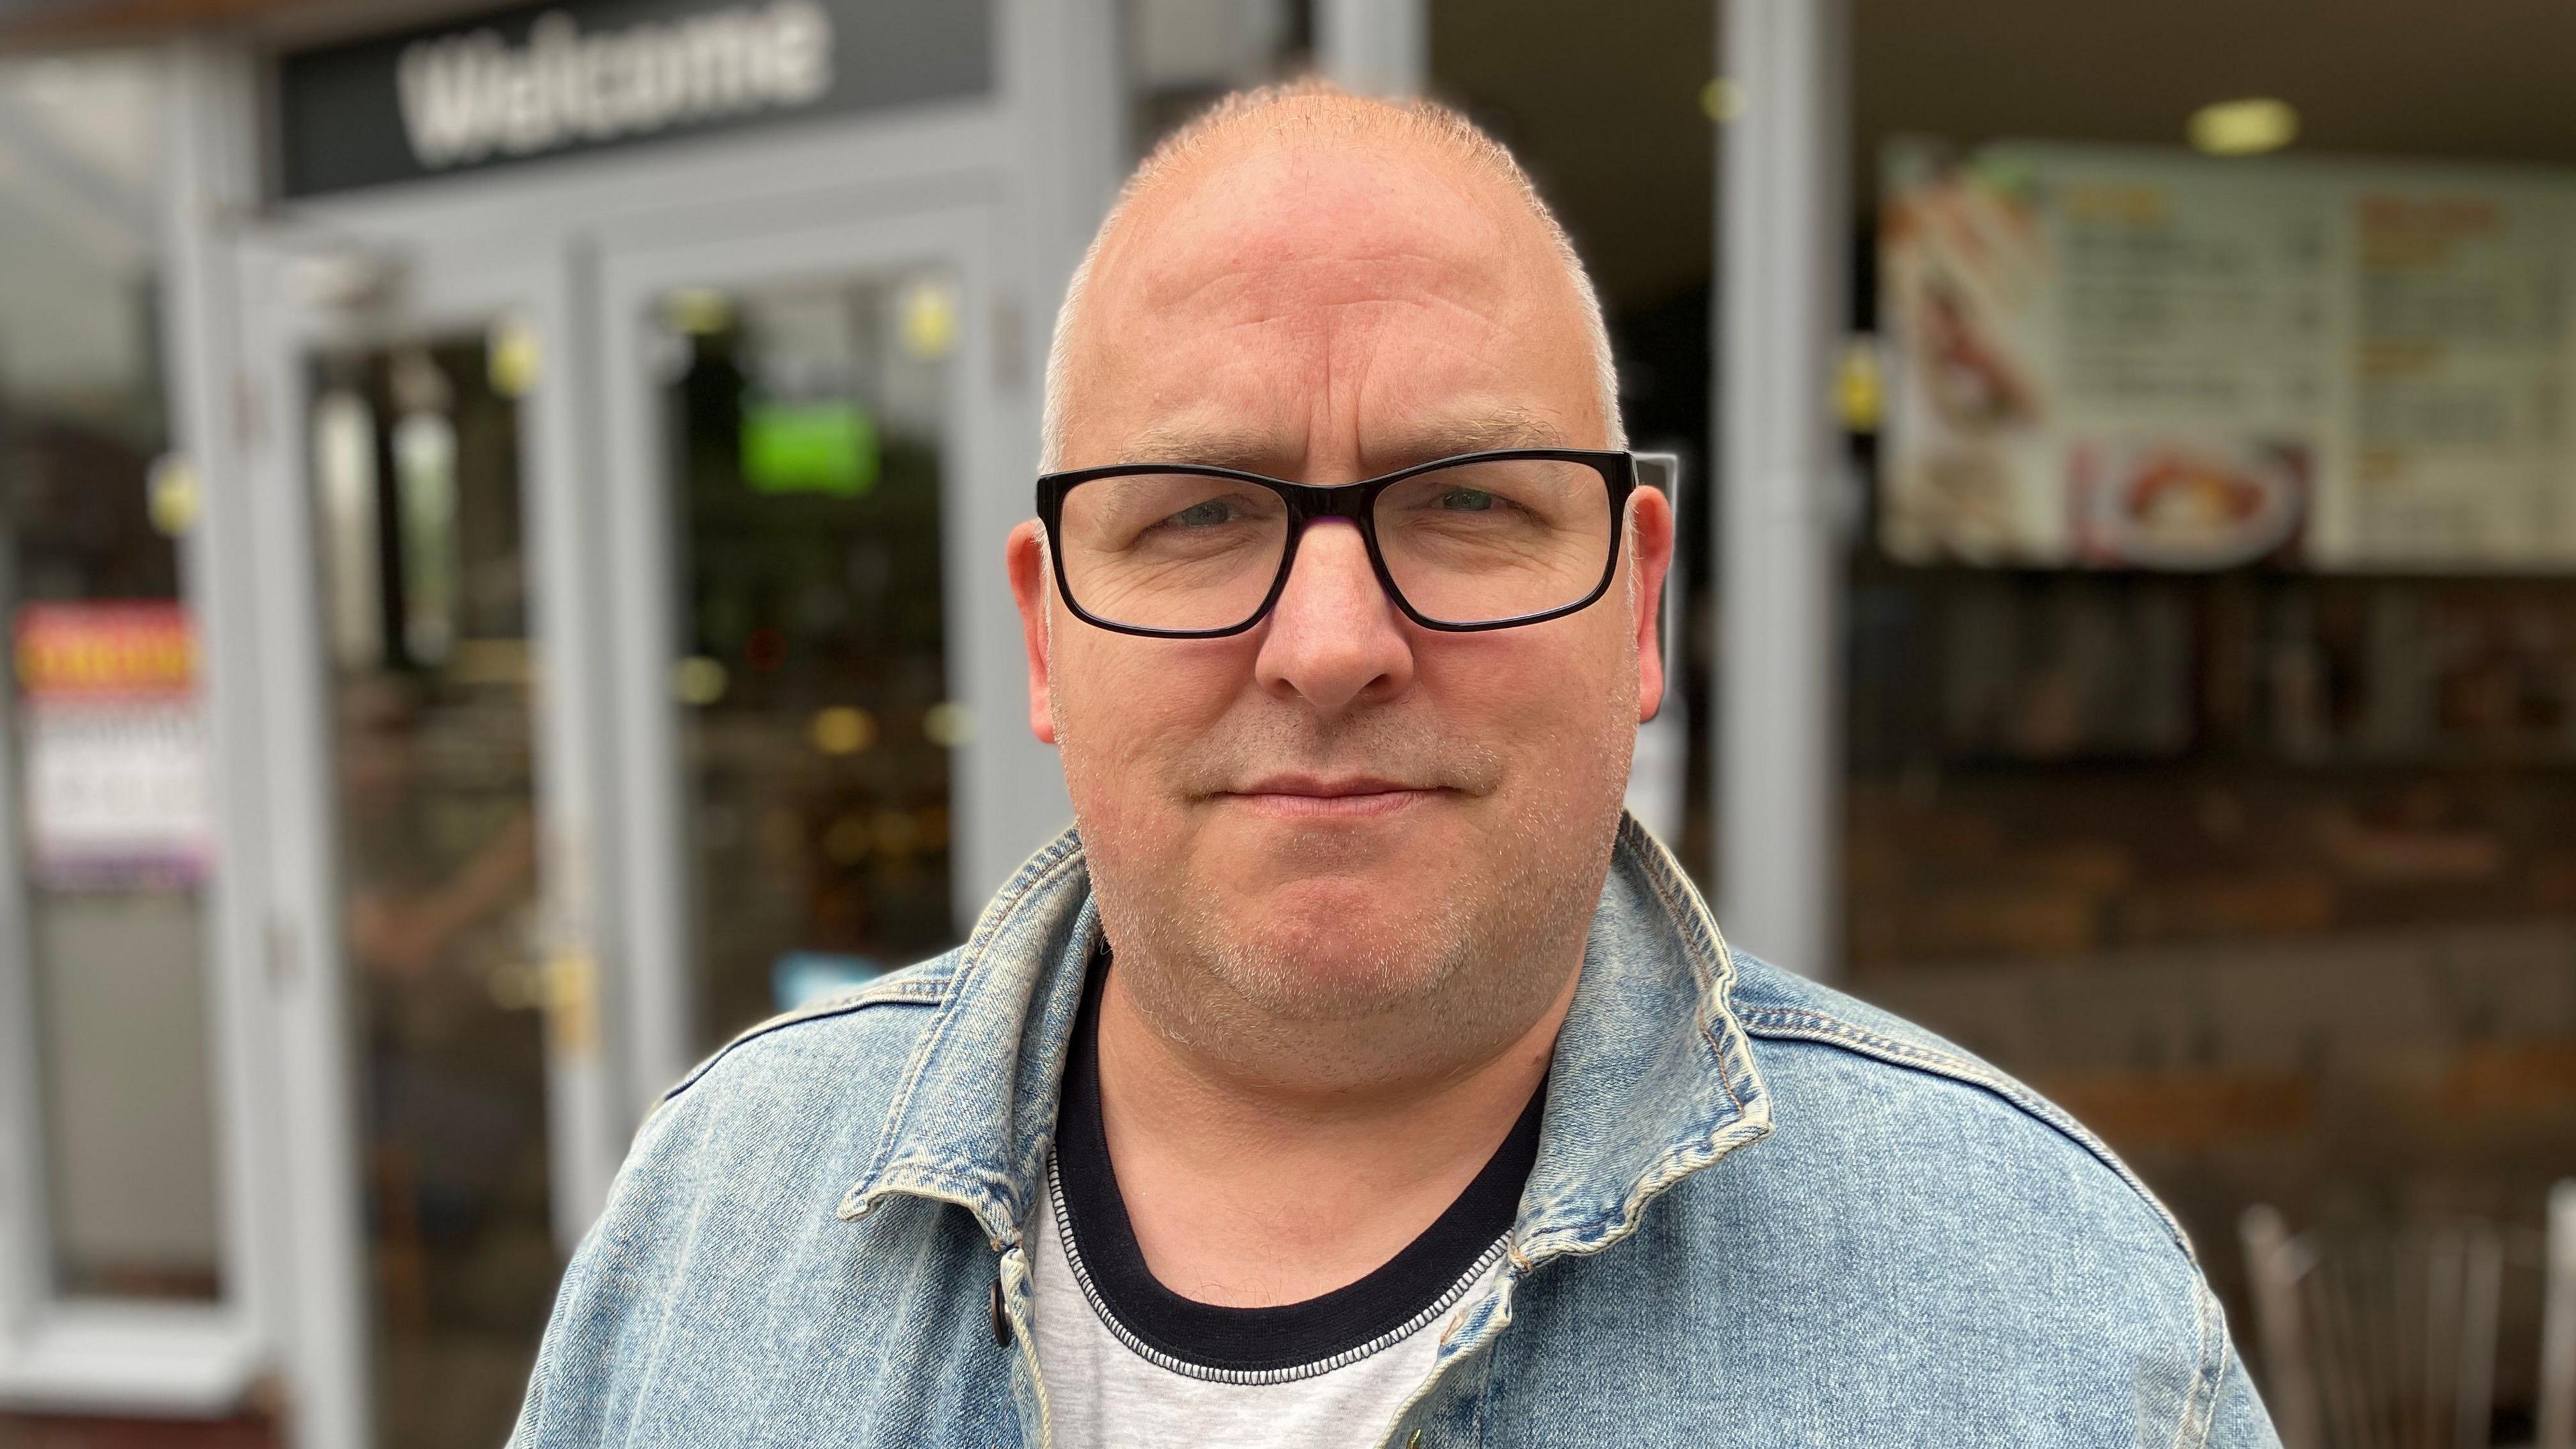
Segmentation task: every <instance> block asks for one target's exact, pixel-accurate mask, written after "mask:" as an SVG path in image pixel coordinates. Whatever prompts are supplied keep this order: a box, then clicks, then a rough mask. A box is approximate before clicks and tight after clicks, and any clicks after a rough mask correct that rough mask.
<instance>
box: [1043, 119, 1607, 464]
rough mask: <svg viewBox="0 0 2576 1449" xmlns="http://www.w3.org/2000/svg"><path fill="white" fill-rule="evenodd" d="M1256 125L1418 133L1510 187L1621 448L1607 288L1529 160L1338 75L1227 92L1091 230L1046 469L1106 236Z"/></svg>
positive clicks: (1050, 391) (1052, 349)
mask: <svg viewBox="0 0 2576 1449" xmlns="http://www.w3.org/2000/svg"><path fill="white" fill-rule="evenodd" d="M1254 126H1260V127H1266V128H1268V129H1269V130H1270V132H1271V133H1272V134H1274V135H1279V134H1286V133H1290V132H1296V131H1303V132H1307V133H1310V134H1313V133H1321V132H1325V131H1328V130H1338V131H1339V132H1340V133H1341V134H1343V135H1346V136H1355V137H1359V136H1387V135H1397V136H1411V137H1415V138H1418V139H1420V140H1423V141H1427V142H1429V143H1431V144H1432V145H1433V146H1434V147H1435V148H1437V149H1439V150H1441V151H1444V152H1446V153H1447V154H1448V155H1450V156H1452V157H1454V158H1456V159H1458V160H1460V161H1464V162H1466V163H1467V164H1468V165H1470V166H1472V167H1474V168H1475V169H1477V170H1478V171H1481V172H1482V173H1484V174H1485V175H1488V176H1491V177H1494V178H1495V179H1497V180H1500V181H1502V182H1503V183H1504V184H1505V185H1506V186H1507V187H1509V188H1510V189H1511V190H1512V191H1513V192H1514V194H1516V195H1517V196H1518V197H1519V198H1520V199H1521V201H1522V202H1523V203H1525V204H1526V205H1527V206H1528V207H1529V210H1530V214H1531V215H1532V216H1535V217H1537V218H1538V221H1539V224H1540V225H1541V226H1542V227H1544V228H1545V229H1546V231H1547V237H1548V242H1549V244H1550V245H1551V247H1552V248H1553V249H1554V251H1555V253H1556V256H1557V259H1558V260H1559V261H1560V262H1562V263H1564V265H1565V274H1566V278H1567V280H1569V281H1570V282H1572V283H1573V284H1574V294H1575V296H1576V297H1577V298H1578V299H1579V300H1580V302H1581V304H1582V308H1583V327H1584V333H1585V335H1586V337H1587V338H1588V339H1589V340H1590V343H1591V347H1592V357H1593V370H1594V372H1595V374H1596V377H1597V379H1598V386H1599V388H1600V394H1601V398H1600V401H1601V417H1602V420H1603V424H1604V426H1605V427H1607V428H1608V430H1609V445H1610V446H1611V447H1613V448H1623V447H1626V446H1627V430H1626V429H1625V427H1623V426H1622V424H1621V422H1620V418H1619V370H1618V364H1617V363H1616V362H1615V361H1614V360H1613V359H1612V356H1611V353H1610V329H1609V326H1608V325H1607V324H1606V323H1605V322H1604V321H1603V320H1602V315H1601V297H1600V294H1599V293H1598V292H1596V291H1595V290H1594V289H1593V286H1592V277H1591V274H1590V273H1589V272H1586V271H1585V270H1584V268H1583V259H1582V258H1581V257H1580V256H1578V255H1577V254H1576V253H1575V250H1574V239H1573V238H1572V237H1569V236H1567V235H1566V233H1565V227H1564V226H1563V225H1562V224H1561V223H1559V222H1558V221H1557V219H1556V213H1554V212H1553V211H1550V210H1549V209H1548V206H1547V203H1546V202H1545V201H1543V200H1541V199H1540V197H1539V194H1538V188H1537V187H1536V186H1535V185H1533V184H1532V183H1531V181H1530V178H1529V173H1528V172H1527V171H1524V170H1522V169H1521V164H1520V162H1519V161H1518V160H1517V159H1516V158H1514V157H1513V155H1512V153H1511V151H1510V150H1509V149H1508V148H1506V147H1505V146H1504V145H1503V143H1502V142H1500V141H1497V140H1495V139H1494V138H1493V137H1492V136H1490V135H1487V134H1486V133H1485V131H1484V130H1483V128H1481V127H1479V126H1478V125H1477V124H1476V123H1475V122H1473V121H1470V120H1468V119H1467V118H1466V117H1465V116H1463V115H1460V114H1459V113H1458V112H1456V111H1454V110H1451V109H1450V108H1449V107H1447V106H1444V105H1441V104H1439V103H1438V102H1436V101H1428V100H1418V99H1416V100H1400V101H1388V100H1378V99H1375V98H1373V97H1365V96H1354V95H1352V94H1350V93H1349V92H1347V91H1345V90H1343V89H1341V88H1340V87H1339V86H1336V85H1334V84H1332V83H1331V82H1329V81H1325V80H1320V79H1316V78H1312V77H1309V78H1306V79H1302V80H1295V81H1289V82H1286V83H1284V84H1281V85H1272V86H1262V87H1260V88H1258V89H1255V90H1243V91H1236V92H1234V93H1233V94H1231V95H1229V96H1226V97H1225V98H1224V99H1222V100H1220V101H1218V102H1217V103H1216V104H1214V105H1212V106H1210V107H1209V108H1208V109H1207V110H1205V111H1203V112H1201V113H1200V114H1199V115H1198V116H1197V117H1195V118H1193V119H1192V120H1191V121H1189V122H1188V123H1187V124H1186V125H1183V126H1182V127H1181V128H1180V129H1178V130H1176V131H1174V132H1173V133H1172V134H1170V135H1169V136H1166V137H1164V138H1163V140H1162V141H1161V142H1160V143H1159V144H1157V145H1156V146H1155V147H1154V149H1153V150H1152V152H1150V153H1149V154H1148V155H1147V156H1146V157H1145V159H1144V160H1143V161H1142V162H1141V163H1139V164H1138V165H1137V167H1136V170H1135V173H1134V174H1133V175H1130V176H1129V177H1128V178H1127V183H1126V185H1124V186H1122V187H1120V188H1119V189H1118V198H1117V200H1115V201H1114V202H1112V203H1110V207H1109V214H1108V215H1107V216H1106V217H1104V218H1102V220H1101V223H1100V230H1098V231H1097V232H1094V233H1093V234H1092V238H1091V245H1090V246H1089V247H1088V248H1086V249H1084V251H1083V254H1082V262H1081V264H1080V265H1079V266H1076V267H1075V268H1074V269H1073V279H1072V280H1071V281H1070V282H1068V283H1067V284H1066V286H1065V289H1064V305H1063V306H1061V307H1059V308H1057V309H1056V314H1055V334H1054V337H1053V340H1052V341H1051V342H1050V343H1049V345H1048V347H1047V368H1046V401H1045V406H1044V410H1043V412H1042V414H1041V418H1040V422H1039V425H1038V426H1039V465H1038V466H1039V468H1040V470H1041V471H1043V472H1054V471H1056V470H1057V469H1060V468H1062V467H1063V466H1064V463H1065V446H1064V445H1065V429H1066V420H1065V416H1064V397H1065V390H1066V383H1067V381H1068V376H1067V375H1068V373H1069V372H1070V371H1071V369H1072V353H1073V348H1072V345H1071V339H1072V338H1073V336H1074V334H1075V331H1076V324H1077V323H1078V322H1079V321H1080V319H1081V315H1082V311H1083V303H1084V298H1085V295H1086V294H1087V292H1088V291H1089V288H1090V282H1091V274H1092V269H1093V267H1094V266H1095V265H1096V264H1097V263H1098V262H1099V260H1100V252H1101V246H1102V243H1103V242H1104V241H1106V240H1107V238H1108V237H1109V236H1110V234H1111V233H1112V232H1114V231H1116V230H1117V228H1118V224H1119V222H1120V220H1121V219H1122V218H1123V217H1124V216H1125V215H1126V213H1127V210H1128V208H1129V207H1130V206H1131V205H1132V204H1134V202H1135V200H1136V198H1137V197H1139V196H1141V195H1143V194H1145V193H1146V192H1147V191H1150V190H1151V189H1152V188H1153V187H1154V186H1155V184H1156V183H1157V182H1159V181H1161V180H1162V179H1163V178H1165V177H1166V176H1169V175H1171V174H1172V173H1173V172H1175V171H1176V170H1178V169H1180V168H1181V167H1182V166H1184V165H1185V164H1187V163H1188V162H1190V161H1192V160H1193V159H1195V158H1197V157H1200V156H1202V155H1204V154H1205V153H1206V152H1207V151H1209V150H1210V149H1212V148H1213V147H1214V146H1215V145H1216V144H1217V143H1218V142H1220V141H1221V140H1223V139H1225V138H1227V137H1229V136H1231V135H1233V134H1235V133H1237V132H1239V131H1241V130H1243V129H1245V128H1247V127H1254Z"/></svg>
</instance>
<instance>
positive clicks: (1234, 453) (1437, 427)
mask: <svg viewBox="0 0 2576 1449" xmlns="http://www.w3.org/2000/svg"><path fill="white" fill-rule="evenodd" d="M1565 446H1567V444H1566V441H1565V431H1564V429H1562V428H1561V427H1559V426H1558V425H1557V423H1556V421H1555V420H1554V419H1553V418H1550V417H1548V416H1547V415H1545V414H1543V413H1539V412H1536V411H1533V410H1531V409H1529V408H1524V407H1517V406H1512V405H1500V406H1494V407H1484V408H1477V409H1473V410H1469V411H1463V412H1459V413H1456V414H1453V415H1451V416H1447V417H1436V416H1435V417H1429V418H1423V419H1420V420H1417V421H1414V422H1409V423H1407V424H1405V425H1403V426H1402V427H1400V428H1396V429H1393V430H1391V431H1388V432H1384V433H1380V434H1378V435H1376V436H1372V437H1370V438H1367V439H1365V440H1363V443H1362V447H1363V448H1364V449H1365V452H1366V460H1365V461H1366V465H1367V466H1368V468H1370V469H1371V470H1372V471H1383V472H1392V471H1394V470H1395V469H1398V468H1408V467H1411V466H1412V465H1414V464H1416V463H1428V462H1430V461H1431V460H1432V459H1434V458H1448V457H1454V456H1456V455H1458V454H1460V453H1490V452H1496V451H1499V450H1501V449H1505V448H1562V447H1565ZM1304 451H1305V446H1304V442H1303V440H1302V439H1296V438H1291V437H1283V436H1281V435H1279V434H1277V433H1273V432H1270V431H1267V430H1264V429H1260V428H1254V427H1229V426H1226V425H1224V424H1223V423H1213V424H1212V423H1210V422H1209V421H1208V420H1205V419H1180V418H1175V419H1168V420H1166V421H1163V422H1158V423H1154V424H1151V425H1149V426H1147V427H1146V429H1145V430H1144V431H1143V432H1141V433H1138V434H1137V435H1136V436H1135V437H1134V438H1132V439H1130V440H1129V441H1128V443H1127V446H1126V447H1124V448H1122V449H1120V450H1119V461H1120V462H1122V463H1200V464H1205V465H1207V466H1209V467H1214V468H1239V469H1243V470H1245V471H1247V472H1275V471H1277V470H1279V469H1280V468H1281V467H1282V466H1283V465H1285V464H1287V463H1288V462H1290V461H1292V460H1294V459H1295V458H1297V457H1298V456H1299V455H1301V454H1302V453H1303V452H1304Z"/></svg>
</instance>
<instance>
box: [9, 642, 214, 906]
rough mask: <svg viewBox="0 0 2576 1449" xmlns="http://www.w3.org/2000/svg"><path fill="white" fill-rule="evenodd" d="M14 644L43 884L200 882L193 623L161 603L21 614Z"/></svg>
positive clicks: (205, 841) (205, 833) (203, 832)
mask: <svg viewBox="0 0 2576 1449" xmlns="http://www.w3.org/2000/svg"><path fill="white" fill-rule="evenodd" d="M16 633H17V639H16V643H17V668H18V701H19V710H18V721H19V730H20V748H21V750H22V752H23V758H24V760H25V762H26V774H25V780H26V798H27V805H26V809H27V840H28V843H29V845H30V846H31V848H32V851H33V855H34V859H33V862H32V864H33V866H34V873H35V877H36V879H37V880H38V881H40V882H41V883H42V884H44V885H45V886H46V887H47V888H49V889H54V890H131V889H154V888H168V887H175V886H184V885H189V884H193V883H195V882H197V881H199V880H201V879H203V877H204V875H205V870H206V864H207V860H208V858H209V855H210V854H211V846H210V841H211V839H212V833H211V831H210V829H209V824H208V814H207V806H206V764H205V741H204V730H203V725H202V723H201V719H200V714H199V709H198V703H197V687H196V647H195V635H194V631H193V630H192V629H191V628H190V626H189V620H188V615H187V611H186V610H184V609H183V608H181V607H180V606H179V605H177V604H173V603H166V602H159V601H153V600H132V601H114V602H95V603H41V604H26V605H22V606H21V607H20V608H19V610H18V615H17V630H16Z"/></svg>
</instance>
